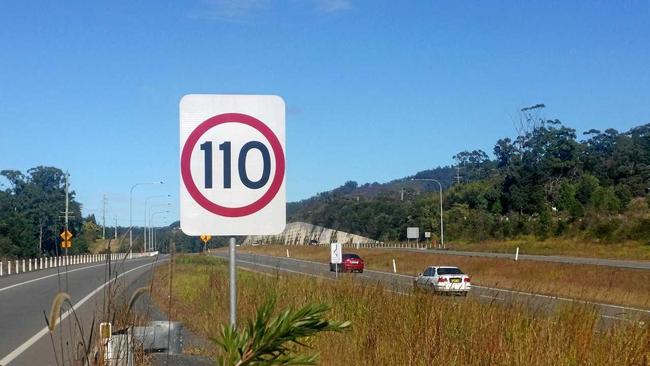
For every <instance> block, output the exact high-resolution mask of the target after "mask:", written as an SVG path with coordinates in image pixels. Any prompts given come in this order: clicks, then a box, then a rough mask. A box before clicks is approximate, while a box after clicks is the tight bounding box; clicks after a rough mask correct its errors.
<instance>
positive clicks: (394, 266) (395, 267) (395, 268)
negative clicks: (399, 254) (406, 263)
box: [393, 258, 397, 273]
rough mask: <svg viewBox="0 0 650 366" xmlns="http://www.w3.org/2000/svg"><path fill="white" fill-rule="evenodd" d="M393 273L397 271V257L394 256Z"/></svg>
mask: <svg viewBox="0 0 650 366" xmlns="http://www.w3.org/2000/svg"><path fill="white" fill-rule="evenodd" d="M393 273H397V264H396V263H395V258H393Z"/></svg>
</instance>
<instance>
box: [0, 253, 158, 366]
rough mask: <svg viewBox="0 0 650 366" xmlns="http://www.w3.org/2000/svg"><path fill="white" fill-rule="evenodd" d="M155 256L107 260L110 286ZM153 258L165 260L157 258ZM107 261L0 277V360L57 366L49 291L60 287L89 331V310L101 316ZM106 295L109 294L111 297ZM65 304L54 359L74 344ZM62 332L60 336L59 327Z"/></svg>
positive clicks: (129, 278) (143, 269)
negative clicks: (49, 319) (49, 321)
mask: <svg viewBox="0 0 650 366" xmlns="http://www.w3.org/2000/svg"><path fill="white" fill-rule="evenodd" d="M156 259H157V258H156V257H144V258H138V259H132V260H128V261H125V262H113V263H112V264H111V267H112V268H111V272H112V281H113V283H112V284H111V287H112V289H113V290H115V292H113V294H117V293H119V292H120V289H124V288H128V287H129V285H130V284H131V283H132V282H134V281H136V280H137V279H138V278H140V277H141V276H143V275H144V274H146V273H147V272H148V271H150V270H151V268H152V265H153V264H155V261H156ZM157 260H158V263H159V262H161V261H162V260H164V259H163V258H158V259H157ZM107 268H108V266H107V265H106V263H92V264H83V265H74V266H69V268H68V272H67V274H66V273H65V272H63V271H64V269H63V268H59V269H60V273H58V274H57V268H50V269H46V270H41V271H36V272H27V273H21V274H17V275H12V276H3V277H0V365H1V366H6V365H56V364H57V362H56V359H55V356H54V350H53V345H52V341H51V339H50V335H49V331H48V329H47V325H46V322H45V316H44V313H45V314H47V316H48V317H49V313H50V307H51V305H52V300H53V298H54V296H55V295H56V294H57V292H59V291H65V292H67V293H68V294H69V295H70V298H71V302H72V304H74V309H75V313H76V317H77V318H79V320H80V323H82V328H83V329H85V332H86V333H87V332H88V329H89V324H90V323H91V321H92V319H93V315H96V316H98V317H99V316H100V315H101V314H102V307H103V305H104V299H105V296H104V295H105V291H106V290H107V289H108V286H107V284H108V282H109V279H108V275H107V272H108V271H107ZM114 297H115V296H111V297H110V298H111V299H112V298H114ZM69 309H70V306H65V307H64V310H63V311H62V313H61V318H62V319H63V321H62V323H61V324H60V325H59V326H57V331H56V333H55V334H54V337H53V339H54V344H55V345H56V348H57V354H58V355H59V359H60V357H61V354H62V352H61V348H63V349H64V350H65V352H63V353H64V354H66V364H70V363H69V361H68V360H69V359H70V358H69V354H70V353H71V352H73V350H74V349H75V348H76V345H74V344H66V340H69V339H72V338H73V337H70V336H69V334H72V333H74V332H75V331H76V330H74V329H75V327H76V324H75V323H73V320H74V319H75V316H74V314H73V313H72V312H71V311H68V310H69ZM61 331H63V332H64V337H63V338H61V337H60V332H61Z"/></svg>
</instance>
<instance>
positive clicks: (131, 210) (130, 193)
mask: <svg viewBox="0 0 650 366" xmlns="http://www.w3.org/2000/svg"><path fill="white" fill-rule="evenodd" d="M150 184H163V182H162V181H160V182H147V183H136V184H134V185H132V186H131V190H130V191H129V258H131V257H132V255H131V254H132V252H133V190H134V189H135V187H138V186H145V185H150Z"/></svg>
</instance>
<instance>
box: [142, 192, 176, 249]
mask: <svg viewBox="0 0 650 366" xmlns="http://www.w3.org/2000/svg"><path fill="white" fill-rule="evenodd" d="M171 196H172V195H171V194H167V195H165V194H161V195H156V196H149V197H147V198H145V200H144V230H143V231H144V247H145V249H146V248H147V204H148V203H149V200H150V199H155V198H164V197H167V198H169V197H171ZM149 241H151V237H149Z"/></svg>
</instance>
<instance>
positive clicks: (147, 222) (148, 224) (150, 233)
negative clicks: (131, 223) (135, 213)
mask: <svg viewBox="0 0 650 366" xmlns="http://www.w3.org/2000/svg"><path fill="white" fill-rule="evenodd" d="M171 205H172V204H171V202H167V203H161V204H159V205H151V207H150V208H149V211H151V210H152V209H153V208H154V207H165V206H171ZM145 225H146V226H147V228H148V229H147V231H149V241H150V242H151V237H152V235H153V227H151V218H149V221H147V220H146V219H145ZM149 246H151V243H150V245H149Z"/></svg>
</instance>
